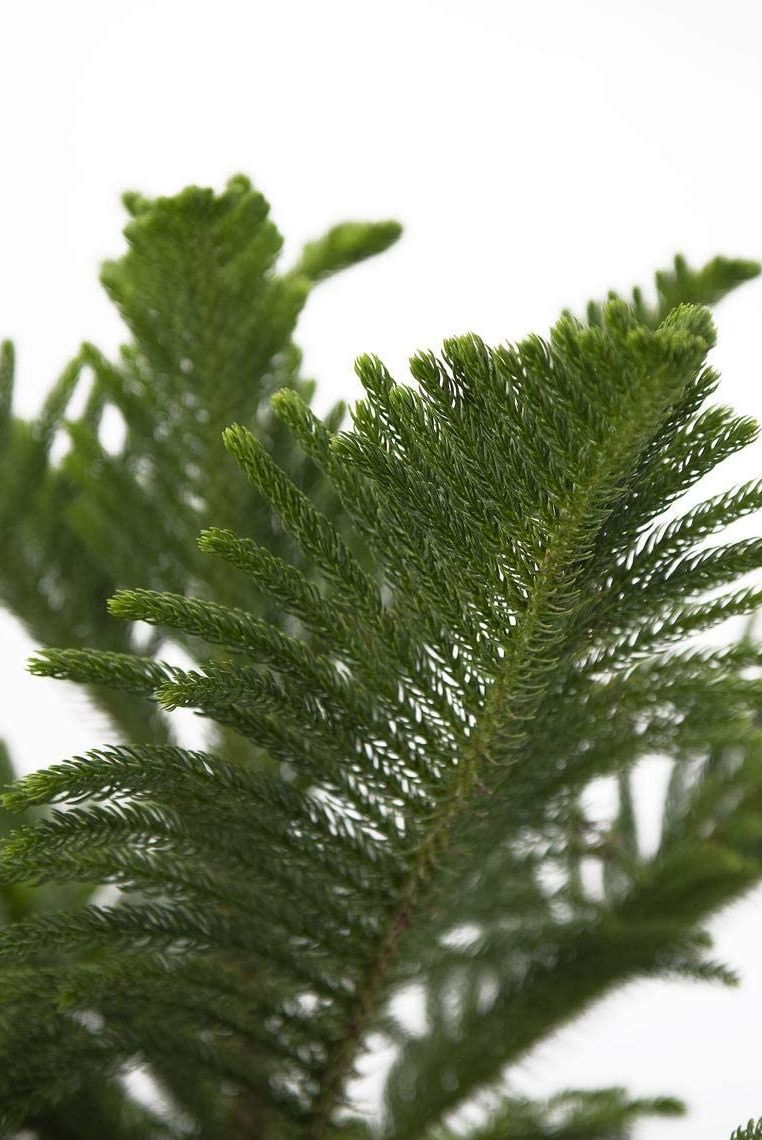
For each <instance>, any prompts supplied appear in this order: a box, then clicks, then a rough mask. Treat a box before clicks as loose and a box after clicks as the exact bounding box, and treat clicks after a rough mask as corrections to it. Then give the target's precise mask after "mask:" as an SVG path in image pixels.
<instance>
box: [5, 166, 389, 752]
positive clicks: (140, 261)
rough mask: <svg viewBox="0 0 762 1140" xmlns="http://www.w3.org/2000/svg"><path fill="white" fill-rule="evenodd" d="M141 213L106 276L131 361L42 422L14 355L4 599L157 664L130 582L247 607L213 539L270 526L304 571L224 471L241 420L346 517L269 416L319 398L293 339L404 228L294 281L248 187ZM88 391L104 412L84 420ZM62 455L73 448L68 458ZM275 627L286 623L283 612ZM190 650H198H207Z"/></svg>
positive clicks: (337, 233) (54, 404) (63, 634)
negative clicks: (226, 446)
mask: <svg viewBox="0 0 762 1140" xmlns="http://www.w3.org/2000/svg"><path fill="white" fill-rule="evenodd" d="M124 201H125V205H126V206H127V208H128V210H129V212H130V215H131V220H130V222H129V224H128V225H127V227H126V230H125V237H126V239H127V252H126V253H125V254H124V256H123V257H121V258H120V259H119V260H118V261H111V262H108V263H107V264H106V265H105V266H104V268H103V271H102V281H103V284H104V286H105V288H106V290H107V292H108V294H109V297H110V298H111V300H112V301H113V302H114V304H115V305H116V306H117V307H118V309H119V312H120V314H121V316H122V317H123V319H124V321H125V324H126V326H127V329H128V330H129V333H130V334H131V338H132V339H131V340H130V342H129V343H128V344H126V345H125V346H124V348H123V349H122V350H121V353H120V356H119V359H118V360H117V361H113V362H112V361H110V360H108V359H107V358H106V357H105V356H104V355H103V354H102V353H101V352H99V350H98V349H97V348H95V347H94V346H93V345H91V344H85V345H83V346H82V348H81V349H80V351H79V353H78V354H77V356H76V357H75V358H74V360H73V361H72V362H71V364H70V365H68V367H67V368H66V369H65V370H64V373H63V375H62V377H61V379H60V380H59V382H58V383H57V385H56V386H55V387H54V389H53V391H52V392H51V394H50V396H49V397H48V399H47V401H46V403H45V406H44V407H43V410H42V412H41V413H40V415H39V417H38V418H37V419H36V420H33V421H31V422H27V421H24V420H22V419H19V418H14V417H13V416H12V414H11V393H12V384H13V353H12V350H11V347H10V345H7V344H6V345H5V346H4V348H3V352H2V357H1V359H0V440H1V441H2V445H3V446H2V453H0V530H1V531H2V533H3V536H4V538H5V542H4V543H3V545H2V549H1V550H0V600H2V602H3V603H4V604H5V606H6V607H7V608H8V609H9V610H10V611H11V612H12V613H14V614H15V615H16V616H17V617H18V618H19V620H20V621H22V622H23V624H24V625H25V626H26V628H27V629H28V631H29V633H30V634H31V636H32V637H34V638H35V640H37V641H38V642H42V643H44V644H51V643H53V644H61V645H70V646H71V645H77V646H83V647H84V646H87V647H89V648H92V649H96V648H97V649H102V650H108V651H112V652H121V653H136V652H137V653H140V652H145V651H146V650H145V648H144V647H142V643H141V639H140V637H139V636H136V634H135V631H134V630H133V628H132V627H130V626H128V625H126V624H124V623H119V622H114V621H111V620H109V618H108V615H107V613H106V608H105V602H106V599H107V598H108V597H110V595H111V594H112V593H113V592H114V590H115V589H116V588H117V586H118V585H119V584H121V583H122V582H125V581H130V582H140V583H141V584H142V585H144V586H150V587H152V588H153V589H168V590H175V591H179V592H187V591H192V592H194V593H202V594H204V595H205V596H209V597H212V598H214V599H215V600H217V601H227V602H232V601H233V595H232V594H231V592H230V586H231V585H232V583H230V584H229V582H228V578H227V576H226V575H220V574H219V573H218V572H217V568H216V567H215V565H214V564H213V563H212V562H211V561H210V560H209V559H204V558H201V557H200V556H199V555H198V553H197V551H196V547H195V539H196V535H197V534H198V531H199V530H200V529H201V528H202V527H203V526H207V525H209V523H210V522H212V521H213V522H214V523H215V524H216V525H222V526H234V527H245V526H253V527H254V529H255V531H256V534H257V536H258V538H259V540H260V541H262V542H263V543H265V545H266V546H267V547H268V549H270V550H272V551H273V552H274V553H278V554H280V555H282V556H288V557H293V556H294V555H295V551H294V550H293V546H292V545H291V544H289V543H288V542H287V541H286V540H285V539H284V536H283V535H282V532H281V531H280V530H279V528H278V527H277V525H275V523H274V520H273V518H272V516H271V514H270V513H269V511H267V509H266V508H264V506H263V504H262V503H261V501H260V500H259V499H258V497H257V496H255V495H254V494H252V493H251V492H250V491H249V490H248V488H247V486H246V483H245V481H244V480H243V479H241V478H240V477H239V476H238V475H237V472H236V469H235V465H234V464H232V463H228V464H225V462H224V460H222V461H221V457H220V448H219V438H220V432H221V431H222V429H223V428H224V427H226V426H227V425H228V424H229V423H230V421H231V419H234V418H239V419H242V420H243V421H244V422H246V423H247V424H248V425H249V426H250V427H251V429H252V430H253V431H254V432H255V434H257V435H258V436H259V437H260V438H262V439H263V440H264V441H266V443H267V446H268V447H269V448H270V449H271V450H272V451H273V452H274V453H275V454H277V456H278V458H279V461H280V462H281V463H282V464H283V465H284V467H285V468H286V469H287V470H288V472H289V474H290V475H291V477H292V478H293V479H295V481H296V482H297V483H298V485H299V486H300V487H302V488H304V489H306V490H308V491H309V492H310V494H313V495H315V496H316V497H317V499H318V500H319V501H320V502H321V505H322V507H323V509H324V510H326V511H328V512H329V513H331V514H332V513H333V512H334V510H335V506H336V504H335V502H334V501H332V500H331V498H330V495H328V496H326V489H325V486H324V484H323V483H322V482H321V480H320V478H319V475H318V473H317V472H316V470H315V467H314V465H313V464H311V463H310V462H308V461H305V458H304V456H303V454H302V453H301V452H299V450H298V448H297V447H296V446H295V445H294V442H293V440H292V439H291V437H290V436H289V434H288V433H287V432H285V431H284V430H283V428H282V427H281V425H280V424H279V423H278V421H277V420H276V419H275V417H274V416H273V415H272V412H271V411H270V407H269V401H270V397H271V396H272V395H273V393H274V392H276V391H278V390H280V389H282V388H289V389H291V390H293V391H295V392H298V393H299V394H300V396H301V397H302V398H303V399H304V400H305V401H307V402H309V400H310V399H311V397H312V393H313V391H314V384H313V383H312V382H311V381H307V380H305V379H304V378H303V377H302V376H301V375H300V368H301V356H300V353H299V351H298V349H297V348H296V346H295V344H294V343H293V340H292V335H293V332H294V328H295V325H296V321H297V319H298V317H299V314H300V313H301V310H302V309H303V307H304V304H305V302H306V301H307V299H308V297H309V294H310V292H311V289H312V287H313V286H314V285H315V283H316V282H318V281H322V280H324V279H326V278H328V277H330V276H331V275H333V274H335V273H337V272H338V271H340V270H342V269H345V268H347V267H349V266H351V265H353V264H355V263H357V262H359V261H362V260H363V259H365V258H368V257H371V256H373V255H374V254H376V253H379V252H381V251H383V250H384V249H387V248H388V247H389V246H390V245H391V244H393V242H394V241H395V240H396V238H397V237H398V236H399V233H400V227H399V226H398V225H397V223H395V222H380V223H359V222H350V223H345V224H343V225H339V226H336V227H334V228H333V229H331V230H330V231H329V232H328V233H327V234H326V235H325V236H324V237H323V238H321V239H319V240H317V241H315V242H313V243H311V244H309V245H308V246H306V248H305V249H304V250H303V252H302V254H301V257H300V258H299V260H298V262H297V264H296V265H295V266H294V267H293V268H291V269H289V270H287V271H286V272H282V271H280V270H279V269H278V266H277V262H278V258H279V255H280V252H281V248H282V245H283V239H282V237H281V235H280V234H279V233H278V230H277V229H276V227H275V225H274V224H273V222H272V221H271V219H270V216H269V206H268V204H267V202H266V201H265V199H264V198H263V197H262V195H261V194H259V193H258V192H257V191H255V190H254V189H252V186H251V184H250V183H249V181H248V179H246V178H244V177H241V176H238V177H236V178H233V179H231V180H230V182H229V183H228V185H227V187H226V188H225V190H224V192H223V193H222V194H220V195H215V194H214V193H213V192H212V191H211V190H204V189H200V188H198V187H190V188H188V189H187V190H184V191H183V192H182V193H181V194H178V195H176V196H175V197H172V198H157V199H153V200H151V199H147V198H143V197H141V196H140V195H138V194H127V195H125V198H124ZM80 389H81V390H82V391H81V394H82V395H84V396H86V399H85V400H84V401H83V407H82V408H81V410H80V411H79V412H78V414H76V415H74V416H71V415H70V407H71V403H72V399H73V397H75V395H78V394H79V393H80ZM343 414H344V409H343V406H342V405H338V406H337V407H336V408H334V409H333V410H332V412H331V413H330V415H329V417H328V419H329V422H331V423H332V424H333V425H334V426H338V424H339V423H340V421H341V419H342V417H343ZM67 417H69V418H67ZM115 420H116V421H117V424H116V425H115V423H114V421H115ZM120 420H121V424H122V429H123V435H124V438H123V440H121V441H118V440H116V439H115V432H116V426H117V425H118V422H119V421H120ZM54 444H57V445H58V446H59V447H60V445H64V447H65V454H64V456H63V458H60V459H59V458H58V457H57V456H56V453H55V450H54ZM237 600H238V601H239V602H240V601H243V602H244V603H245V605H246V606H247V608H249V609H252V610H256V611H260V610H261V609H262V605H263V602H262V598H261V597H260V596H257V595H256V594H255V593H254V591H253V590H248V591H245V592H244V593H243V595H242V594H241V591H240V589H239V591H238V594H237ZM268 615H269V617H270V618H271V619H272V620H277V614H276V613H275V611H274V610H273V609H272V607H271V608H270V610H269V611H268ZM183 644H184V647H185V648H186V649H187V650H188V651H189V652H190V653H191V655H195V654H196V653H197V652H198V644H197V643H196V642H194V641H193V640H192V639H184V642H183ZM157 645H158V639H155V640H154V642H153V643H150V644H149V646H148V651H149V652H154V651H155V649H156V647H157ZM92 696H93V699H94V700H95V701H96V703H97V704H98V705H99V706H100V707H101V708H103V710H104V712H106V713H107V714H108V715H109V717H110V718H111V720H112V721H113V722H114V723H115V725H116V727H117V728H118V729H119V731H120V733H121V735H122V736H123V737H124V738H127V739H130V738H133V739H135V738H137V739H146V738H147V737H146V734H147V733H150V734H151V735H152V736H153V737H154V738H155V739H167V738H168V735H169V733H170V726H169V723H168V721H167V719H166V718H164V717H161V716H160V715H159V714H158V713H157V711H156V710H155V709H152V708H151V707H150V706H148V705H145V704H143V703H138V702H137V701H135V700H134V699H129V700H125V699H124V698H123V697H122V696H121V694H119V693H113V692H108V691H106V690H100V691H93V692H92Z"/></svg>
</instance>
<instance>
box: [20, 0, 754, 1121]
mask: <svg viewBox="0 0 762 1140" xmlns="http://www.w3.org/2000/svg"><path fill="white" fill-rule="evenodd" d="M761 63H762V16H760V8H759V6H758V5H757V4H756V3H755V2H754V0H746V2H744V0H725V2H723V3H707V2H705V0H693V2H686V0H676V2H670V0H661V2H660V3H659V2H646V0H641V2H634V0H620V2H619V3H615V2H608V3H605V2H589V0H588V2H585V0H578V2H576V3H570V2H562V0H561V2H555V0H534V2H533V3H513V2H503V3H500V2H497V0H470V2H468V3H465V2H458V3H456V2H449V0H441V2H439V3H434V2H427V0H407V2H403V3H400V2H398V0H385V2H384V3H379V2H373V3H360V2H357V0H355V2H354V3H344V2H334V0H319V2H314V0H313V2H310V0H278V2H276V3H272V4H268V3H253V2H245V0H216V3H209V2H208V0H207V2H204V3H197V2H194V0H123V2H121V3H115V2H114V0H69V2H68V3H65V4H61V3H58V2H57V0H26V2H25V3H23V4H21V3H13V2H10V0H6V2H5V4H3V5H2V8H1V9H0V114H1V115H2V136H1V138H2V159H3V169H2V176H1V177H0V334H1V335H6V336H11V337H12V338H13V339H15V341H16V344H17V348H18V350H19V355H20V394H19V407H20V409H21V410H22V411H24V412H26V413H29V412H31V411H32V410H33V409H34V408H35V407H36V406H37V405H38V402H39V400H40V398H41V396H42V394H43V393H44V392H45V391H46V389H47V388H48V386H49V385H50V383H51V381H52V380H53V378H54V377H55V375H56V374H57V372H58V370H59V369H60V368H61V366H62V365H63V364H64V362H65V361H66V359H67V358H68V357H69V356H70V355H71V354H72V353H73V352H74V351H75V350H76V348H77V345H78V343H79V341H81V340H82V339H89V340H93V341H95V342H96V343H98V344H100V345H101V346H102V347H103V348H104V349H106V350H109V351H111V350H113V349H114V347H115V346H116V345H117V344H118V343H119V339H120V336H121V330H120V327H119V322H118V320H117V318H116V316H115V314H114V313H113V312H112V311H111V309H110V307H109V305H108V303H107V301H106V299H105V297H104V295H103V294H102V292H101V290H100V287H99V285H98V284H97V266H98V263H99V262H100V260H101V259H103V258H104V257H105V256H113V255H115V254H118V253H119V252H120V250H121V248H122V242H121V239H120V230H121V225H122V221H123V217H122V211H121V207H120V205H119V201H118V196H119V193H120V192H121V191H122V190H124V189H127V188H135V189H139V190H141V191H143V192H145V193H148V194H155V193H172V192H174V191H176V190H178V189H180V188H181V187H182V186H183V185H185V184H187V183H189V182H197V183H201V184H203V185H213V186H216V187H221V186H222V184H223V182H224V180H225V179H226V178H227V177H228V176H229V175H230V174H232V173H235V172H236V171H242V172H244V173H247V174H249V175H250V176H252V177H253V179H254V180H255V182H256V183H257V185H258V186H259V188H260V189H262V190H263V191H264V192H265V194H266V195H267V196H268V197H269V198H270V200H271V202H272V203H273V214H274V217H275V220H276V222H277V224H278V225H279V227H280V228H281V230H282V232H284V234H285V235H286V237H287V239H288V241H287V251H293V250H295V249H296V247H297V246H298V244H299V243H300V242H301V241H302V240H304V239H305V238H308V237H310V236H314V235H315V234H317V233H318V232H320V231H321V230H322V229H324V228H325V227H326V226H327V225H329V224H331V223H332V222H334V221H336V220H339V219H341V218H344V217H353V216H354V217H361V218H362V217H368V218H370V217H387V216H395V217H398V218H399V219H400V220H401V221H402V222H403V223H404V224H405V226H406V236H405V237H404V239H403V241H402V243H401V244H400V245H399V247H398V248H397V249H396V250H395V251H394V252H392V253H391V254H388V255H387V256H386V257H384V258H383V259H381V260H379V261H377V262H373V263H370V264H369V265H367V266H364V267H361V268H359V269H356V270H353V271H352V272H351V273H347V274H346V275H345V276H343V277H342V278H340V279H338V280H336V281H335V282H333V283H330V284H329V285H327V286H324V287H321V289H320V290H319V292H318V293H317V294H316V295H315V297H314V298H313V299H312V301H311V302H310V306H309V309H308V312H307V314H306V315H305V317H304V319H303V322H302V324H301V328H300V331H299V334H298V339H299V341H300V343H301V344H302V346H303V347H304V348H305V350H306V363H307V368H308V370H309V371H310V372H312V373H313V374H315V375H316V376H317V377H318V379H319V381H320V384H321V393H322V396H321V402H323V403H327V402H328V400H329V398H330V397H334V396H337V395H344V396H346V395H352V394H354V393H355V392H356V387H355V381H354V377H353V373H352V360H353V357H354V356H355V355H356V354H357V353H359V352H360V351H375V352H378V353H379V354H380V355H381V356H382V357H384V359H385V360H386V361H387V363H389V364H390V365H391V366H392V368H393V370H394V371H395V372H396V373H397V374H398V375H399V376H401V375H402V374H403V373H404V368H405V360H406V358H407V356H408V355H409V354H410V353H411V352H412V351H413V350H414V349H416V348H419V347H430V346H436V345H437V344H438V343H439V341H440V340H441V339H442V337H444V336H446V335H449V334H452V333H457V332H463V331H466V330H469V329H473V330H475V331H477V332H479V333H481V334H482V335H483V336H484V337H485V338H487V339H490V340H493V341H494V340H503V339H506V338H511V339H513V338H515V337H517V336H519V335H521V334H523V333H525V332H527V331H529V330H530V329H537V330H538V331H544V330H545V329H546V328H547V326H548V324H549V323H550V322H551V321H552V319H553V318H554V316H555V315H556V314H557V312H558V310H559V309H560V308H562V307H563V306H566V305H569V306H571V307H577V308H579V307H581V306H582V304H583V303H584V301H585V300H586V299H587V298H588V297H589V296H591V295H595V296H597V295H601V294H602V293H603V292H605V290H606V289H607V288H608V287H610V286H614V287H620V288H626V287H627V286H628V285H630V284H633V283H635V282H641V281H642V282H648V281H649V280H650V279H651V273H652V271H653V270H654V269H655V268H658V267H660V266H663V265H666V264H668V263H669V261H670V259H671V257H672V255H673V253H674V252H675V251H676V250H682V251H683V252H685V253H686V254H687V255H688V256H689V257H690V258H691V259H693V260H700V259H703V258H708V257H710V256H712V255H713V254H715V253H718V252H722V253H727V254H730V255H740V256H748V257H755V256H756V257H760V256H761V255H762V234H761V233H760V225H759V218H760V197H761V194H760V191H761V190H762V175H761V172H760V163H759V145H760V143H759V139H760V131H759V124H760V111H761V110H762V99H761V96H762V68H761V67H760V64H761ZM761 314H762V286H761V285H760V284H758V283H755V284H752V285H750V286H746V287H745V288H744V290H743V291H742V292H740V293H739V294H738V295H737V297H735V298H733V299H731V300H730V301H728V302H727V303H726V305H725V306H723V307H722V308H721V309H720V310H719V311H718V323H719V329H720V347H719V349H718V350H717V353H716V360H717V363H718V364H719V366H720V367H721V368H722V370H723V372H724V375H725V379H724V389H723V394H724V396H725V398H726V399H728V400H730V401H731V402H733V403H734V404H735V405H736V406H737V407H738V408H739V409H741V410H744V411H748V412H751V413H753V414H757V415H760V414H762V394H760V391H759V377H760V370H761V368H762V359H761V357H762V351H761V350H760V338H759V335H758V330H759V327H760V315H761ZM760 469H762V444H759V445H757V446H756V448H754V449H752V450H751V451H750V453H749V454H748V455H747V456H745V457H744V460H743V462H742V463H741V465H740V467H738V466H737V467H736V469H735V470H734V471H733V472H732V474H733V475H736V476H738V477H747V476H749V475H750V474H752V473H755V472H759V471H760ZM0 630H1V631H2V633H3V636H4V642H3V648H2V653H1V654H0V656H1V657H2V663H1V664H2V676H1V677H0V683H1V684H2V690H1V691H2V693H3V696H4V701H5V704H4V707H3V709H2V710H1V711H0V733H3V734H4V735H6V736H7V737H8V738H9V739H10V741H11V742H12V744H13V746H14V749H15V752H16V755H17V756H18V757H19V758H20V760H21V762H22V766H23V767H24V768H25V769H29V768H32V767H35V766H39V765H43V764H47V763H49V762H53V761H56V760H59V759H61V758H62V757H64V756H65V755H67V754H69V753H71V752H72V751H74V750H77V749H81V748H84V747H87V746H92V745H95V744H97V743H99V742H102V740H103V739H104V735H105V732H106V730H105V729H104V727H103V725H102V724H101V723H100V721H99V719H98V717H97V716H96V714H94V713H93V712H91V711H90V710H88V708H87V706H86V704H85V703H84V701H83V698H82V697H81V695H79V694H77V693H76V691H74V690H73V689H69V688H66V687H64V686H56V685H55V684H53V683H51V684H46V683H45V682H43V681H40V680H32V679H31V678H27V677H26V676H25V675H24V673H23V662H24V658H25V656H26V654H27V653H28V651H29V649H30V648H31V646H30V645H29V643H28V642H27V641H26V639H25V638H24V637H23V636H22V635H21V633H20V632H19V631H18V630H17V629H16V627H15V626H14V625H13V623H12V622H11V621H10V620H9V619H7V617H2V618H0ZM655 778H656V777H655V776H654V779H655ZM645 793H646V799H647V798H648V788H647V787H646V788H645ZM713 929H714V930H715V932H716V935H717V949H718V953H719V955H720V956H723V957H724V958H725V959H726V960H728V961H729V962H730V963H732V964H733V965H735V966H737V967H738V968H739V969H740V971H741V972H742V975H743V978H744V984H743V986H742V988H741V989H740V990H738V991H735V992H734V991H724V990H720V989H713V988H712V987H708V986H700V985H687V984H686V985H683V984H680V985H676V984H670V985H667V984H666V983H647V984H646V983H643V984H639V985H637V986H633V987H630V988H629V989H627V990H626V991H624V992H623V993H621V994H618V995H617V996H616V997H614V998H612V999H610V1000H608V1001H606V1002H604V1003H603V1004H602V1005H600V1006H599V1007H597V1008H596V1009H595V1010H593V1011H592V1012H591V1013H590V1014H589V1015H588V1016H587V1017H586V1018H585V1019H584V1020H582V1021H579V1022H577V1023H576V1024H575V1025H574V1026H573V1027H572V1028H570V1029H568V1030H567V1031H565V1032H564V1033H563V1034H561V1035H560V1036H559V1037H558V1038H557V1040H556V1041H555V1042H553V1043H551V1044H549V1045H547V1046H546V1047H544V1048H543V1049H542V1050H541V1051H540V1052H539V1053H537V1054H535V1055H534V1056H532V1057H530V1058H529V1059H528V1060H527V1061H526V1063H525V1064H524V1065H523V1067H522V1071H521V1074H520V1075H521V1080H522V1081H523V1084H524V1087H526V1088H528V1089H531V1090H534V1091H555V1090H556V1089H558V1088H560V1087H564V1086H569V1085H585V1086H593V1085H601V1084H605V1083H618V1084H626V1085H628V1086H629V1087H630V1089H632V1090H633V1091H636V1092H642V1093H644V1094H647V1093H651V1092H659V1091H665V1092H673V1093H676V1094H678V1095H681V1096H684V1097H685V1098H686V1099H687V1100H688V1101H689V1102H690V1104H691V1106H692V1110H693V1112H692V1115H691V1117H690V1118H689V1119H688V1120H686V1121H684V1122H681V1121H665V1122H663V1123H659V1122H655V1123H649V1124H647V1125H644V1126H643V1127H642V1129H641V1132H640V1134H639V1135H640V1137H641V1140H666V1138H667V1137H669V1136H671V1137H673V1138H674V1140H688V1138H689V1137H690V1140H726V1138H727V1136H728V1134H729V1132H730V1129H731V1128H732V1127H733V1126H734V1125H735V1124H737V1123H738V1122H739V1121H741V1120H744V1119H746V1118H748V1117H749V1116H751V1115H755V1116H756V1115H759V1114H760V1113H762V1079H760V1076H761V1074H760V1068H761V1065H760V1059H761V1058H760V1054H761V1053H762V1050H761V1049H760V1044H761V1042H762V1029H761V1028H760V1027H761V1026H762V965H760V959H761V957H762V894H757V895H754V896H753V897H750V898H749V899H747V900H745V901H744V902H743V903H742V904H739V905H737V906H736V907H734V908H732V909H731V910H730V911H729V912H728V913H726V914H724V915H722V916H720V917H719V918H718V919H717V920H716V921H715V922H714V924H713Z"/></svg>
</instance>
